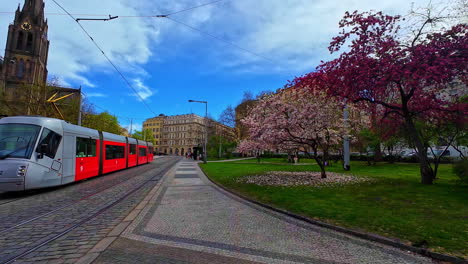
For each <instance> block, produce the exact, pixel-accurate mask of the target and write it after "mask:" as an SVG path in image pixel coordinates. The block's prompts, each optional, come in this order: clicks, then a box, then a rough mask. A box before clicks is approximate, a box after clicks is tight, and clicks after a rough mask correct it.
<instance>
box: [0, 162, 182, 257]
mask: <svg viewBox="0 0 468 264" xmlns="http://www.w3.org/2000/svg"><path fill="white" fill-rule="evenodd" d="M177 161H178V158H161V159H157V160H155V161H153V162H152V163H151V164H147V165H142V166H139V167H137V168H132V169H128V170H124V171H120V172H116V173H112V174H109V175H105V176H102V177H97V178H94V179H91V180H88V181H85V182H80V183H77V184H72V185H69V186H65V187H61V188H54V189H49V190H46V191H41V192H34V193H28V194H26V195H25V196H24V197H21V199H19V200H16V201H11V202H8V203H4V204H2V199H1V198H0V216H1V217H0V223H1V224H0V263H4V262H5V261H8V260H9V259H11V257H14V256H17V255H20V254H21V253H23V252H24V253H28V251H29V250H31V249H35V250H34V251H32V252H31V253H28V254H25V255H24V256H23V257H22V258H20V259H19V260H18V261H17V262H15V263H29V262H34V263H37V262H39V263H41V262H42V263H45V262H47V263H75V262H76V261H77V260H78V259H79V258H80V257H81V256H83V255H84V254H85V253H87V252H88V250H89V249H91V248H93V247H94V246H95V245H96V244H97V243H98V242H99V241H101V240H102V238H104V237H105V236H106V235H107V233H109V231H110V230H112V229H113V228H114V227H115V226H117V225H118V224H119V223H120V222H121V221H122V220H123V219H124V218H125V217H126V216H127V215H128V213H129V212H130V211H131V210H132V209H133V208H134V207H135V206H136V205H138V203H139V202H140V201H141V200H142V199H143V197H145V196H146V194H147V192H148V191H149V190H150V189H152V187H154V185H156V184H157V182H158V181H159V179H160V178H161V177H162V175H164V173H165V172H166V171H167V170H169V169H170V168H171V167H172V166H173V165H174V164H175V162H177ZM142 184H144V186H143V187H142V188H141V189H138V190H137V191H135V192H133V193H131V194H130V195H128V194H129V192H130V190H133V189H135V188H136V187H138V186H141V185H142ZM126 195H128V196H126ZM0 197H2V196H0ZM119 198H121V199H122V201H120V202H118V203H116V204H114V203H115V201H116V199H119ZM123 198H125V199H123ZM7 199H9V200H11V199H15V198H8V197H7ZM6 201H8V200H6ZM107 207H109V208H107ZM101 209H107V210H104V211H103V212H100V210H101ZM38 216H40V217H38ZM35 218H37V219H35ZM88 218H90V219H89V221H85V222H84V223H83V224H80V225H78V226H77V228H75V229H73V230H72V231H71V232H69V233H67V234H66V235H63V236H61V237H59V238H58V239H56V240H54V241H51V242H48V243H46V244H44V245H42V243H43V242H44V241H47V240H48V239H50V238H54V237H55V236H57V235H60V234H61V233H62V232H63V231H65V230H68V229H69V228H70V227H72V226H74V225H77V224H78V223H81V222H83V221H84V220H86V219H88ZM31 220H32V221H31ZM28 221H31V222H28ZM19 223H24V224H22V225H20V226H15V225H18V224H19Z"/></svg>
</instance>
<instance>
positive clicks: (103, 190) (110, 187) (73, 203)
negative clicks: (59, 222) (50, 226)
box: [0, 178, 131, 235]
mask: <svg viewBox="0 0 468 264" xmlns="http://www.w3.org/2000/svg"><path fill="white" fill-rule="evenodd" d="M130 180H131V178H130V179H126V180H124V181H122V182H118V183H115V184H113V185H111V186H109V187H107V188H104V189H101V190H99V191H96V192H93V193H92V194H89V195H87V196H85V197H82V198H80V199H78V200H75V201H73V202H71V203H68V204H65V205H63V206H60V207H58V208H56V209H54V210H52V211H49V212H47V213H43V214H41V215H38V216H36V217H33V218H30V219H28V220H25V221H23V222H21V223H19V224H16V225H14V226H12V227H9V228H6V229H3V230H0V235H1V234H3V233H6V232H8V231H11V230H13V229H15V228H18V227H20V226H23V225H25V224H29V223H31V222H34V221H35V220H39V219H41V218H43V217H45V216H48V215H51V214H53V213H55V212H58V211H60V210H63V209H64V208H68V207H70V206H73V205H75V204H78V203H80V202H82V201H84V200H86V199H89V198H91V197H93V196H96V195H98V194H101V193H103V192H105V191H107V190H110V189H112V188H114V187H116V186H118V185H122V184H125V183H127V182H128V181H130ZM20 199H25V198H20ZM0 205H2V204H0Z"/></svg>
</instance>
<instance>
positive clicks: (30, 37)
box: [26, 33, 33, 51]
mask: <svg viewBox="0 0 468 264" xmlns="http://www.w3.org/2000/svg"><path fill="white" fill-rule="evenodd" d="M26 50H28V51H32V50H33V34H32V33H28V41H27V42H26Z"/></svg>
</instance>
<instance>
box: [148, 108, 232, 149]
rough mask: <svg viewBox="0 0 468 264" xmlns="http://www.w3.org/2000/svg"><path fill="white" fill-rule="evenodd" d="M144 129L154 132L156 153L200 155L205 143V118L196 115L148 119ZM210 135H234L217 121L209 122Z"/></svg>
mask: <svg viewBox="0 0 468 264" xmlns="http://www.w3.org/2000/svg"><path fill="white" fill-rule="evenodd" d="M143 129H149V130H151V131H152V132H153V135H154V138H155V143H156V144H155V152H156V153H161V154H165V155H177V156H184V155H186V154H187V153H193V154H195V155H198V154H200V153H201V151H202V149H203V143H204V142H205V118H203V117H201V116H198V115H195V114H186V115H176V116H165V115H159V116H158V117H154V118H150V119H147V120H146V121H145V122H144V123H143ZM208 133H209V137H210V136H211V135H233V134H234V132H233V129H232V128H230V127H228V126H225V125H223V124H220V123H218V122H216V121H213V120H211V119H210V120H209V121H208Z"/></svg>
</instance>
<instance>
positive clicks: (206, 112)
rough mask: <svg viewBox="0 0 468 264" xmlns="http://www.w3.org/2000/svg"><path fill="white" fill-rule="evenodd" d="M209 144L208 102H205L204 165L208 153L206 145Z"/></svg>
mask: <svg viewBox="0 0 468 264" xmlns="http://www.w3.org/2000/svg"><path fill="white" fill-rule="evenodd" d="M207 144H208V102H205V144H204V146H203V163H205V164H206V159H207V155H206V154H207V153H206V145H207Z"/></svg>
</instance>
